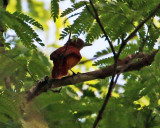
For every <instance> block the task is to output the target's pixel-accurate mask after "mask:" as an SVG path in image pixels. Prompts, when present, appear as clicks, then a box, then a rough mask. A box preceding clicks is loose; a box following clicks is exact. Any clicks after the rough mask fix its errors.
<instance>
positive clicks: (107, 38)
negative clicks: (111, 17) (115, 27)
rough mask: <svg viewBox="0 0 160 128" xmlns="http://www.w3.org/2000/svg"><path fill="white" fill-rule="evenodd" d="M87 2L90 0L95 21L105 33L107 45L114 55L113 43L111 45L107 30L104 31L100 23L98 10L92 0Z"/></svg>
mask: <svg viewBox="0 0 160 128" xmlns="http://www.w3.org/2000/svg"><path fill="white" fill-rule="evenodd" d="M89 2H90V4H91V6H92V8H93V11H94V13H95V18H96V21H97V23H98V24H99V26H100V28H101V30H102V32H103V33H104V35H105V37H106V40H107V41H108V43H109V45H110V47H111V50H112V52H113V55H114V56H115V55H116V53H115V50H114V47H113V45H112V42H111V40H110V39H109V37H108V35H107V32H106V31H105V29H104V27H103V25H102V23H101V21H100V18H99V16H98V11H97V10H96V8H95V7H94V5H93V2H92V0H89Z"/></svg>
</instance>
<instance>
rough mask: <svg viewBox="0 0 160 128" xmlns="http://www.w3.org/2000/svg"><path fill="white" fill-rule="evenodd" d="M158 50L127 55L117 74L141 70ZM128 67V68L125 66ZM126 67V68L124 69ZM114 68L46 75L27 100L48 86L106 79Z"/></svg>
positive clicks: (27, 96)
mask: <svg viewBox="0 0 160 128" xmlns="http://www.w3.org/2000/svg"><path fill="white" fill-rule="evenodd" d="M157 52H158V51H154V52H152V53H151V54H143V53H140V54H138V55H137V54H132V55H130V57H126V58H125V59H123V60H122V61H123V62H124V64H123V65H121V64H118V66H117V70H116V74H117V73H120V72H121V71H123V72H129V71H133V70H140V69H141V68H143V67H145V66H148V65H150V64H151V63H152V62H153V60H154V56H155V55H156V53H157ZM135 56H136V58H141V59H140V60H139V61H136V62H132V63H129V64H127V63H128V61H129V59H133V58H135ZM125 67H127V68H125ZM123 69H125V70H123ZM113 70H114V65H111V66H107V67H105V68H103V69H100V70H96V71H92V72H87V73H79V74H77V75H73V76H68V77H64V78H62V79H49V77H45V79H44V80H43V81H39V82H37V84H36V86H33V87H32V88H31V89H30V90H29V91H28V92H27V93H26V96H25V97H26V100H27V102H28V103H29V102H30V101H32V100H33V99H34V98H35V97H36V96H38V95H40V94H41V93H43V92H46V91H48V90H49V88H48V87H51V88H57V87H62V86H67V85H72V84H77V83H81V82H85V81H89V80H95V79H104V78H106V77H109V76H111V75H112V73H113Z"/></svg>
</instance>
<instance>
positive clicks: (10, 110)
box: [0, 0, 160, 128]
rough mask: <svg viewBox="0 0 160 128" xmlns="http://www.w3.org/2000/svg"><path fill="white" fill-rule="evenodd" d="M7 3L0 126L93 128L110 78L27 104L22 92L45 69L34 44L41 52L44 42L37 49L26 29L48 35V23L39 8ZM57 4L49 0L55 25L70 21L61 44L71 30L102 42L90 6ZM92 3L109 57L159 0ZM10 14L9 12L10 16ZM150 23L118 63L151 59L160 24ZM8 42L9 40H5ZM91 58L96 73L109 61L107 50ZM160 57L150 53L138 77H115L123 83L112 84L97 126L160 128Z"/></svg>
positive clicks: (1, 24) (1, 35)
mask: <svg viewBox="0 0 160 128" xmlns="http://www.w3.org/2000/svg"><path fill="white" fill-rule="evenodd" d="M12 2H13V3H14V2H15V5H13V3H12V4H9V5H8V8H7V10H5V9H4V8H2V7H1V8H0V14H1V15H0V31H1V32H0V46H1V44H2V43H3V44H4V46H3V47H0V127H2V128H21V127H23V128H28V127H31V128H32V127H33V128H36V127H42V128H43V127H44V128H47V127H48V128H55V127H57V128H79V127H82V128H90V127H92V126H93V123H94V120H95V119H96V116H97V114H98V112H99V110H100V108H101V106H102V104H103V102H104V98H105V96H106V94H107V91H108V85H109V83H110V78H105V79H99V80H93V81H86V82H84V83H78V84H76V85H72V86H67V87H64V88H63V89H62V91H61V92H60V93H55V92H52V91H48V92H45V93H42V94H41V95H39V96H37V97H36V98H35V99H34V100H33V101H31V103H30V104H27V103H26V101H25V95H26V92H27V91H28V90H29V89H31V87H32V86H34V85H35V84H36V81H38V80H40V79H42V78H44V76H50V74H51V70H52V64H51V62H49V57H47V55H46V54H44V53H43V52H42V51H41V49H40V48H39V47H37V46H39V45H37V44H36V43H35V42H37V43H38V44H40V45H41V46H44V43H45V42H44V43H42V41H41V39H40V37H39V35H38V34H37V33H36V32H37V31H36V32H35V30H34V29H33V28H32V27H35V29H36V30H37V28H39V29H41V30H43V27H44V30H45V31H47V32H46V35H47V36H48V34H49V32H50V29H49V30H48V29H47V28H49V24H48V22H51V21H50V20H51V19H50V16H49V14H48V12H49V10H47V9H46V8H44V3H43V2H39V1H36V0H35V1H34V0H27V4H28V12H26V13H24V12H23V10H24V9H23V7H22V6H21V5H22V4H23V1H22V0H17V1H16V0H13V1H12ZM63 2H64V1H63V0H52V1H51V3H50V4H51V16H52V17H53V20H54V22H58V21H62V20H58V19H59V18H64V19H65V20H64V22H62V23H64V24H66V21H67V20H69V19H72V18H74V21H73V23H72V24H70V25H68V24H67V26H66V27H64V28H63V30H62V32H61V35H60V39H64V38H65V37H67V36H68V35H69V34H70V32H71V33H72V34H73V37H79V36H81V35H84V36H85V39H86V40H85V41H86V42H87V43H92V42H94V40H97V39H99V38H103V39H104V40H105V41H106V39H105V36H104V33H103V32H102V30H101V28H100V27H99V23H98V22H97V21H96V19H95V12H94V10H93V8H92V6H91V5H90V3H89V2H87V1H79V2H77V1H76V0H71V3H72V4H71V7H67V8H66V9H65V10H64V11H61V8H60V7H61V6H60V5H61V3H63ZM92 2H93V4H94V6H95V8H96V10H97V13H98V16H99V18H100V21H101V24H102V26H103V27H104V29H105V31H106V33H107V35H108V36H109V39H110V40H111V42H112V44H113V46H114V48H115V51H116V52H118V49H119V48H120V46H121V43H122V41H123V40H124V39H126V38H127V37H128V35H129V34H130V33H131V32H133V31H134V30H135V28H136V27H137V26H138V25H139V24H140V23H141V22H142V21H143V20H144V19H146V17H148V15H149V14H150V13H151V12H152V11H153V10H154V9H155V8H156V6H157V5H158V4H160V2H159V0H154V1H151V0H92ZM0 6H2V2H0ZM67 6H68V5H67ZM8 10H9V11H8ZM13 10H16V11H15V12H12V11H13ZM156 17H158V21H157V22H158V24H160V20H159V19H160V11H159V12H157V13H156ZM35 19H36V20H35ZM155 19H156V18H155V16H153V17H152V18H150V19H149V20H148V21H147V22H146V23H145V24H144V25H143V27H141V29H139V30H138V32H137V33H136V35H134V37H133V38H132V39H131V40H130V41H129V42H127V44H126V46H125V48H124V49H123V50H122V53H121V54H120V58H119V59H123V58H125V57H127V56H128V55H130V54H135V53H137V52H144V53H151V52H152V51H154V50H155V49H156V48H155V47H156V46H158V45H159V42H158V39H159V35H160V31H159V28H160V26H159V25H157V24H156V23H155ZM37 21H38V22H37ZM40 23H42V25H41V24H40ZM56 25H57V24H56ZM42 26H43V27H42ZM57 28H59V29H61V28H60V27H57ZM39 29H38V30H39ZM11 30H12V31H13V30H14V31H15V33H16V35H15V37H12V35H10V34H9V31H11ZM3 31H4V32H3ZM56 31H60V30H56ZM51 35H53V33H51ZM17 37H18V38H17ZM10 38H12V40H9V39H10ZM97 43H99V42H97ZM45 44H47V43H45ZM106 44H107V41H106ZM56 45H57V44H54V46H56ZM106 46H107V45H106ZM47 50H48V49H47ZM94 57H95V58H97V60H96V61H94V66H95V67H96V68H103V67H105V66H109V65H111V64H113V63H114V60H113V55H112V51H111V49H110V47H106V48H104V50H101V51H99V52H97V53H96V55H95V56H94ZM100 57H103V58H100ZM99 58H100V59H99ZM159 58H160V52H158V53H157V54H156V56H155V59H154V62H153V63H152V64H151V65H150V66H148V67H145V68H143V69H141V70H140V71H132V72H126V73H123V74H122V76H123V80H124V81H125V82H124V83H123V82H122V80H120V81H118V83H117V85H116V86H115V88H114V90H113V93H112V97H111V98H110V100H109V102H108V104H107V107H106V109H105V112H104V114H103V117H102V120H101V121H100V124H99V127H100V128H159V127H160V107H159V105H160V61H159ZM137 61H138V60H137ZM74 69H75V70H76V71H80V72H81V69H82V71H84V69H87V70H86V71H89V70H90V69H92V67H91V65H89V64H84V65H79V66H77V67H75V68H74Z"/></svg>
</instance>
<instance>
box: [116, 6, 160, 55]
mask: <svg viewBox="0 0 160 128" xmlns="http://www.w3.org/2000/svg"><path fill="white" fill-rule="evenodd" d="M159 9H160V3H159V4H158V6H157V7H156V8H155V9H154V10H153V11H152V12H151V13H150V14H149V16H148V17H147V18H146V19H144V20H143V21H142V22H141V23H140V24H139V25H138V26H137V27H136V28H135V30H134V31H133V32H132V33H131V34H130V35H129V36H128V37H127V38H126V39H125V40H124V41H123V42H122V44H123V45H121V47H120V50H119V52H118V54H120V53H121V51H122V49H123V48H124V47H125V45H126V44H127V42H128V41H129V40H130V39H132V38H133V37H134V35H135V34H136V33H137V32H138V30H139V29H140V28H141V27H142V26H143V25H144V24H145V23H146V22H147V21H148V20H149V19H150V18H151V17H152V16H154V15H155V14H156V13H157V12H158V10H159Z"/></svg>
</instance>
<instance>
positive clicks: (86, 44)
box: [84, 43, 92, 47]
mask: <svg viewBox="0 0 160 128" xmlns="http://www.w3.org/2000/svg"><path fill="white" fill-rule="evenodd" d="M91 45H92V44H89V43H85V44H84V47H85V46H91Z"/></svg>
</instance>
